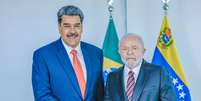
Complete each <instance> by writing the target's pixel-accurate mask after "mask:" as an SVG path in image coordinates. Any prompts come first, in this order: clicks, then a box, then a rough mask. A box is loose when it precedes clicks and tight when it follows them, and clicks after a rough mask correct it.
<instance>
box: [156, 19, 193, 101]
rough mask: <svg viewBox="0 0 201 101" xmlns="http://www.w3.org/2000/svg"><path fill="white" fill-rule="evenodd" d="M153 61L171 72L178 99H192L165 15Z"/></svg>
mask: <svg viewBox="0 0 201 101" xmlns="http://www.w3.org/2000/svg"><path fill="white" fill-rule="evenodd" d="M152 63H153V64H158V65H162V66H163V67H164V68H165V69H166V70H167V71H168V72H169V74H170V76H171V78H172V83H173V85H174V89H175V92H176V96H177V101H191V96H190V92H189V89H188V83H187V81H186V77H185V74H184V71H183V69H182V65H181V63H180V60H179V56H178V53H177V49H176V44H175V42H174V39H173V36H172V33H171V29H170V26H169V22H168V18H167V16H164V19H163V23H162V26H161V30H160V35H159V37H158V40H157V45H156V48H155V51H154V56H153V59H152Z"/></svg>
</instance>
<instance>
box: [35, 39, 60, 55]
mask: <svg viewBox="0 0 201 101" xmlns="http://www.w3.org/2000/svg"><path fill="white" fill-rule="evenodd" d="M58 43H59V39H58V40H55V41H53V42H51V43H49V44H46V45H44V46H42V47H40V48H38V49H36V50H35V51H34V53H41V52H42V53H43V52H50V51H51V50H56V46H57V45H56V44H58Z"/></svg>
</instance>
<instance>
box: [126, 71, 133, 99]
mask: <svg viewBox="0 0 201 101" xmlns="http://www.w3.org/2000/svg"><path fill="white" fill-rule="evenodd" d="M134 84H135V78H134V72H132V71H129V73H128V80H127V85H126V96H127V98H128V101H132V96H133V89H134Z"/></svg>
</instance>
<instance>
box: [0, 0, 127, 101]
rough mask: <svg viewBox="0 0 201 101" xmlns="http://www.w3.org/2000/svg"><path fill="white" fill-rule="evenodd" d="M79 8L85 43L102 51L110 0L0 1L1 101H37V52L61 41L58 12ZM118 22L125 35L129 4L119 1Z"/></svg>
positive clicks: (121, 31) (116, 7)
mask: <svg viewBox="0 0 201 101" xmlns="http://www.w3.org/2000/svg"><path fill="white" fill-rule="evenodd" d="M68 4H73V5H77V6H79V7H80V8H81V9H82V10H83V12H84V14H85V19H84V33H83V37H82V40H84V41H87V42H91V43H92V44H94V45H96V46H99V47H100V48H101V47H102V43H103V42H102V41H103V40H104V36H105V33H106V28H107V24H108V20H109V12H108V8H107V1H106V0H0V101H33V100H34V99H33V93H32V85H31V68H32V67H31V65H32V55H33V51H34V50H35V49H37V48H39V47H41V46H43V45H45V44H47V43H49V42H51V41H53V40H56V39H58V38H59V34H58V30H57V16H56V14H57V11H58V10H59V8H61V7H62V6H64V5H68ZM114 7H115V9H114V20H115V24H116V28H117V31H118V32H119V36H121V35H122V34H124V33H125V14H124V13H125V11H124V10H125V9H124V8H125V4H124V2H123V1H122V0H115V3H114Z"/></svg>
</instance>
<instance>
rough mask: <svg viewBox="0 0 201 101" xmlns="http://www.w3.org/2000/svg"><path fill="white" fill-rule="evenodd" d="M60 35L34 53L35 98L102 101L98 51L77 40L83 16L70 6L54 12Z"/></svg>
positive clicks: (33, 82) (100, 62)
mask: <svg viewBox="0 0 201 101" xmlns="http://www.w3.org/2000/svg"><path fill="white" fill-rule="evenodd" d="M57 16H58V27H59V33H60V36H61V37H60V38H59V39H58V40H56V41H54V42H52V43H50V44H48V45H46V46H44V47H41V48H39V49H38V50H36V51H35V52H34V55H33V65H32V85H33V91H34V98H35V100H36V101H102V100H103V95H104V94H103V92H104V91H103V89H104V83H103V78H102V62H103V53H102V50H101V49H99V48H97V47H95V46H93V45H91V44H88V43H86V42H82V41H80V39H81V34H82V30H83V19H84V15H83V13H82V11H81V10H80V9H79V8H78V7H76V6H73V5H68V6H64V7H62V8H61V9H60V10H59V11H58V13H57Z"/></svg>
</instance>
